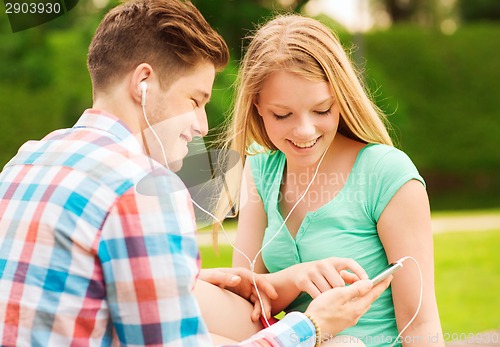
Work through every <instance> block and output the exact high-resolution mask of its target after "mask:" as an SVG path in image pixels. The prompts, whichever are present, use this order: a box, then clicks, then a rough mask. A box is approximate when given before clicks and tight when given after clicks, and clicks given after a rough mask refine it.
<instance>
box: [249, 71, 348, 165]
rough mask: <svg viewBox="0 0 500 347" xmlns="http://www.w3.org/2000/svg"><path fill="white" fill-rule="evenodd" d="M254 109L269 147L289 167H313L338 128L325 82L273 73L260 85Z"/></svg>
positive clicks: (330, 93)
mask: <svg viewBox="0 0 500 347" xmlns="http://www.w3.org/2000/svg"><path fill="white" fill-rule="evenodd" d="M255 106H256V107H257V110H258V112H259V114H260V116H261V117H262V119H263V121H264V126H265V129H266V132H267V135H268V136H269V139H270V140H271V141H272V143H273V144H274V145H275V146H276V147H277V148H278V149H279V150H280V151H282V152H283V153H285V155H286V157H287V161H288V162H289V164H293V165H298V166H311V165H315V164H316V163H317V162H318V161H319V159H320V158H321V155H322V154H323V153H324V152H325V151H326V150H327V149H328V146H329V145H330V143H331V142H332V140H333V138H334V137H335V134H336V133H337V128H338V124H339V117H340V113H339V107H338V103H337V102H336V100H335V99H334V97H333V93H332V90H331V88H330V86H329V84H328V83H326V82H316V81H311V80H308V79H305V78H304V77H301V76H300V75H298V74H296V73H292V72H289V71H277V72H274V73H273V74H271V75H270V76H269V77H268V78H267V79H266V80H265V81H264V83H263V84H262V89H261V91H260V93H259V94H258V96H257V99H256V101H255Z"/></svg>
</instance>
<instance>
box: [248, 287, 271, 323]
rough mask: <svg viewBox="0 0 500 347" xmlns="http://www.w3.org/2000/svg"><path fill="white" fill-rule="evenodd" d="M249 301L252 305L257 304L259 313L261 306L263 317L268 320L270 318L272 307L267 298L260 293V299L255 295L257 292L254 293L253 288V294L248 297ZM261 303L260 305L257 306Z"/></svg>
mask: <svg viewBox="0 0 500 347" xmlns="http://www.w3.org/2000/svg"><path fill="white" fill-rule="evenodd" d="M250 299H251V300H250V301H251V302H252V303H254V304H258V305H259V307H260V313H262V306H264V315H265V316H266V317H267V318H269V317H270V316H271V307H272V301H271V299H269V297H268V296H267V295H266V294H265V293H260V299H261V300H259V297H258V295H257V292H256V291H255V288H254V289H253V293H252V294H251V295H250ZM260 302H262V304H259V303H260Z"/></svg>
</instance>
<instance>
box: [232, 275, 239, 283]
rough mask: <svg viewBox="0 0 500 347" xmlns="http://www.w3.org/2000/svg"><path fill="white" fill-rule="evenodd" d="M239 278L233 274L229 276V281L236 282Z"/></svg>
mask: <svg viewBox="0 0 500 347" xmlns="http://www.w3.org/2000/svg"><path fill="white" fill-rule="evenodd" d="M239 279H240V278H239V277H238V276H233V277H231V279H230V281H231V282H236V281H237V280H239Z"/></svg>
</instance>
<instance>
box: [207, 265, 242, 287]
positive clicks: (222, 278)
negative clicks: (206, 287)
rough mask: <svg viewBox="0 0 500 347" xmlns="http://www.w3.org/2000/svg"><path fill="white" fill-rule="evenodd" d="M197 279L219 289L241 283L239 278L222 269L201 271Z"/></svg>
mask: <svg viewBox="0 0 500 347" xmlns="http://www.w3.org/2000/svg"><path fill="white" fill-rule="evenodd" d="M199 279H201V280H203V281H205V282H208V283H211V284H213V285H216V286H219V287H225V286H228V287H234V286H237V285H238V284H239V283H240V282H241V277H240V276H238V275H235V274H233V273H230V272H226V271H224V270H223V269H203V270H202V271H200V275H199Z"/></svg>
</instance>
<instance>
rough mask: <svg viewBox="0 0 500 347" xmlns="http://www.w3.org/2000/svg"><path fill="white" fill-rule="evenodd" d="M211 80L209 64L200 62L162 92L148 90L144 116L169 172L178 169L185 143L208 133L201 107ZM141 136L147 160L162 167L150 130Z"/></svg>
mask: <svg viewBox="0 0 500 347" xmlns="http://www.w3.org/2000/svg"><path fill="white" fill-rule="evenodd" d="M214 78H215V68H214V66H213V64H211V63H208V62H203V63H200V64H198V65H197V66H195V67H194V68H193V69H191V70H189V71H187V72H186V73H184V74H183V75H182V77H180V78H179V79H177V80H176V81H174V82H173V83H172V84H171V85H170V87H169V88H168V90H166V91H165V90H162V89H161V88H160V86H159V84H154V85H153V86H150V87H149V89H148V102H147V104H146V115H147V117H148V120H149V122H150V124H151V126H152V127H153V129H154V131H155V133H156V134H157V135H158V137H159V139H160V140H161V143H162V144H163V148H164V151H165V156H166V159H167V162H168V166H169V168H170V169H171V170H172V171H178V170H179V169H180V168H181V167H182V159H183V158H184V157H185V156H186V155H187V153H188V148H187V143H188V142H190V141H191V140H192V139H193V137H195V136H205V135H206V134H207V132H208V122H207V114H206V112H205V105H206V104H207V103H208V101H209V100H210V96H211V93H212V86H213V83H214ZM149 100H151V102H150V101H149ZM144 133H145V136H146V140H147V145H148V148H149V151H150V155H151V157H152V158H153V159H155V160H157V161H158V162H160V163H164V162H165V160H164V158H163V153H162V149H161V147H160V145H159V143H158V139H157V138H156V137H155V135H154V134H153V133H152V132H151V130H150V129H146V130H145V131H144Z"/></svg>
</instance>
